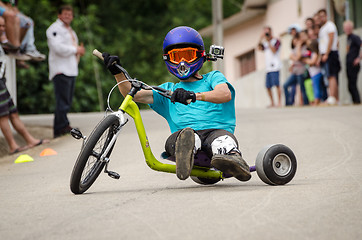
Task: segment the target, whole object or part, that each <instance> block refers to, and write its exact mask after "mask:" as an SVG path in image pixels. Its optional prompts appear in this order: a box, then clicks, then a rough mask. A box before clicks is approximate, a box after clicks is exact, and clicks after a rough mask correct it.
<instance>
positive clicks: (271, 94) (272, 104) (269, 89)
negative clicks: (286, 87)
mask: <svg viewBox="0 0 362 240" xmlns="http://www.w3.org/2000/svg"><path fill="white" fill-rule="evenodd" d="M267 90H268V95H269V98H270V102H271V104H270V107H274V100H273V92H272V90H271V88H267Z"/></svg>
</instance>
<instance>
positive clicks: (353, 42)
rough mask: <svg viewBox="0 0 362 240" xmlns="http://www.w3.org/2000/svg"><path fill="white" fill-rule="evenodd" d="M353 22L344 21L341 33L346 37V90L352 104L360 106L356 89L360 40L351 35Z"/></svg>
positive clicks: (359, 59)
mask: <svg viewBox="0 0 362 240" xmlns="http://www.w3.org/2000/svg"><path fill="white" fill-rule="evenodd" d="M353 27H354V26H353V22H352V21H345V22H344V23H343V31H344V32H345V33H346V35H347V56H346V67H347V78H348V90H349V93H350V94H351V96H352V101H353V103H354V104H360V103H361V98H360V96H359V92H358V88H357V76H358V72H359V70H360V64H359V63H360V61H361V58H360V49H361V39H360V37H359V36H357V35H355V34H353V33H352V32H353Z"/></svg>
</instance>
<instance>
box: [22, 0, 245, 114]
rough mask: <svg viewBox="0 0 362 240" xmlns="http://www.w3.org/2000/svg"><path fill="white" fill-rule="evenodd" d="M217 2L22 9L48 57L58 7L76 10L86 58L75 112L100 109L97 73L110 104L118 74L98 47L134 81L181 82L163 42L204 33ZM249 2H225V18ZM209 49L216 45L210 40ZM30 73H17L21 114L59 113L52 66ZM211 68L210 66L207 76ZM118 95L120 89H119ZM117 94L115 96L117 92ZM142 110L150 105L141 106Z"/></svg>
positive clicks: (35, 0) (42, 1) (44, 4)
mask: <svg viewBox="0 0 362 240" xmlns="http://www.w3.org/2000/svg"><path fill="white" fill-rule="evenodd" d="M211 2H212V0H198V1H194V0H182V1H181V0H172V1H164V0H152V1H140V0H122V1H119V0H108V1H96V0H87V1H86V0H66V1H65V0H64V1H61V0H52V1H50V0H27V1H26V4H25V3H24V4H23V5H22V2H21V1H20V5H19V9H20V10H21V11H22V12H23V13H24V14H26V15H28V16H30V17H31V18H32V19H33V20H34V22H35V37H36V42H35V43H36V46H37V48H38V50H39V51H40V52H42V53H44V54H48V47H47V39H46V35H45V31H46V29H47V28H48V27H49V26H50V24H52V23H53V22H54V21H55V20H56V18H57V8H58V7H59V6H60V5H62V4H70V5H72V6H73V7H74V13H75V18H74V20H73V23H72V27H73V29H74V30H75V31H76V32H77V35H78V37H79V40H80V42H83V43H84V46H85V47H86V54H85V56H83V57H82V58H81V61H80V64H79V76H78V77H77V81H76V90H75V94H74V99H73V105H72V109H71V111H73V112H89V111H100V109H101V107H100V105H99V99H98V95H99V93H98V92H97V82H96V78H95V75H96V74H97V73H98V75H99V78H100V84H101V94H102V95H103V97H102V99H103V101H104V103H101V104H103V106H105V105H106V98H107V95H108V92H109V90H110V89H111V88H112V86H113V85H114V84H115V80H114V79H113V76H112V75H111V74H109V73H108V71H107V70H106V69H105V67H104V65H103V63H102V61H100V60H99V59H96V58H95V57H94V56H93V55H92V51H93V49H94V48H97V49H98V50H100V51H101V52H109V53H110V54H112V55H118V56H120V58H121V63H122V65H123V66H124V67H125V68H126V69H127V70H128V72H129V73H130V75H131V76H132V77H136V78H137V79H140V80H142V81H144V82H147V83H148V84H150V85H158V84H160V83H162V82H165V81H177V79H176V78H174V77H173V76H172V75H170V74H169V73H168V71H167V69H166V67H165V64H164V62H163V61H162V43H163V39H164V36H165V35H166V34H167V32H168V31H169V30H170V29H172V28H174V27H176V26H180V25H185V26H190V27H193V28H195V29H201V28H203V27H206V26H208V25H210V24H211V22H212V11H211ZM242 2H243V0H224V1H223V9H224V17H228V16H230V15H232V14H235V13H236V12H238V11H240V10H241V9H240V7H239V6H240V5H241V4H242ZM204 41H205V45H206V46H209V45H210V44H211V40H210V39H204ZM29 65H30V68H29V69H18V70H17V81H18V83H19V84H18V107H19V110H20V112H21V113H23V114H25V113H32V114H35V113H51V112H53V111H54V93H53V85H52V82H51V81H49V80H48V65H47V62H41V63H34V62H30V63H29ZM210 70H211V64H210V63H205V65H204V67H203V69H202V72H208V71H210ZM116 91H117V90H116ZM116 91H115V92H116ZM120 98H121V95H120V94H119V93H114V95H113V94H112V98H111V106H112V108H113V109H115V108H117V107H118V105H119V103H120ZM141 107H146V106H145V105H141Z"/></svg>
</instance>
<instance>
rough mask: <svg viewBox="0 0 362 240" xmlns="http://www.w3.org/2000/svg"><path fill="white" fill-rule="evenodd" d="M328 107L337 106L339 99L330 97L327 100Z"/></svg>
mask: <svg viewBox="0 0 362 240" xmlns="http://www.w3.org/2000/svg"><path fill="white" fill-rule="evenodd" d="M326 103H327V104H328V105H337V99H336V98H335V97H333V96H329V97H328V98H327V100H326Z"/></svg>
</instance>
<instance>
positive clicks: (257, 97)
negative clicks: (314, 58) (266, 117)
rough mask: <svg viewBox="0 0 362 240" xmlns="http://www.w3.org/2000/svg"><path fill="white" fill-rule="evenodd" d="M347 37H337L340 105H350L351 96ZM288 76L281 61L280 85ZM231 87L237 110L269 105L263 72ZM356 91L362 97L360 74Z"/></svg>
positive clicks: (285, 65) (241, 79)
mask: <svg viewBox="0 0 362 240" xmlns="http://www.w3.org/2000/svg"><path fill="white" fill-rule="evenodd" d="M355 34H357V35H359V36H360V37H361V36H362V28H359V29H356V30H355ZM346 40H347V37H346V35H345V34H343V35H341V36H340V37H339V55H340V61H341V66H342V69H341V71H340V72H339V88H338V90H339V102H340V104H342V105H344V104H351V103H352V99H351V95H350V94H349V92H348V80H347V76H346V67H345V62H346V45H347V41H346ZM288 76H289V72H288V60H284V61H283V68H282V70H281V72H280V84H281V86H282V84H283V83H284V82H285V81H286V79H287V77H288ZM232 84H233V86H234V88H235V90H236V101H235V102H236V107H237V108H265V107H266V106H268V105H269V104H270V100H269V98H268V96H267V93H266V88H265V71H264V70H257V71H255V72H253V73H250V74H248V75H246V76H244V77H240V78H237V79H236V81H234V82H233V83H232ZM358 90H359V93H360V95H361V97H362V73H360V74H359V75H358ZM273 94H274V99H277V98H276V90H275V88H274V89H273ZM282 102H283V103H284V94H282Z"/></svg>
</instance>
